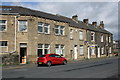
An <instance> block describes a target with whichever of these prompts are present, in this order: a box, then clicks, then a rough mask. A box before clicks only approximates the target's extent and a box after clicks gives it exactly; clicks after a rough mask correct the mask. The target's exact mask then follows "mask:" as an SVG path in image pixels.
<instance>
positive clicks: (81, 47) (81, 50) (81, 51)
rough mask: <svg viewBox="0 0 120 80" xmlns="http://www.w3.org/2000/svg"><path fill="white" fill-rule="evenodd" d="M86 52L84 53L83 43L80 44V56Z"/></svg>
mask: <svg viewBox="0 0 120 80" xmlns="http://www.w3.org/2000/svg"><path fill="white" fill-rule="evenodd" d="M83 55H84V53H83V45H80V56H83Z"/></svg>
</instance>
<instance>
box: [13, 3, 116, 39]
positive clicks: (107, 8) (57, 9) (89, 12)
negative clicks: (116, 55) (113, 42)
mask: <svg viewBox="0 0 120 80" xmlns="http://www.w3.org/2000/svg"><path fill="white" fill-rule="evenodd" d="M13 5H19V6H24V7H28V8H31V9H35V10H39V11H43V12H47V13H51V14H60V15H63V16H67V17H72V16H73V15H75V14H77V15H78V16H79V20H81V21H82V20H83V19H84V18H88V19H89V23H92V21H97V22H98V24H99V22H100V21H101V20H102V21H104V23H105V29H107V30H108V31H110V32H112V33H113V34H115V36H114V39H117V38H118V37H116V35H118V34H117V33H118V31H117V30H118V3H117V2H35V3H34V2H32V3H30V2H20V3H14V2H13Z"/></svg>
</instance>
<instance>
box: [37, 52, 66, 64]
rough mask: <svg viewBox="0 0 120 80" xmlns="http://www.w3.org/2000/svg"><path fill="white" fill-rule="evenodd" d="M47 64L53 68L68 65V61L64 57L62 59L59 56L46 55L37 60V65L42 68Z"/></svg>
mask: <svg viewBox="0 0 120 80" xmlns="http://www.w3.org/2000/svg"><path fill="white" fill-rule="evenodd" d="M42 64H45V65H47V66H51V65H52V64H64V65H65V64H67V60H66V59H65V58H64V57H61V56H60V55H58V54H46V55H42V56H40V57H39V58H38V60H37V65H38V66H40V65H42Z"/></svg>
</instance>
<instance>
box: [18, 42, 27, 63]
mask: <svg viewBox="0 0 120 80" xmlns="http://www.w3.org/2000/svg"><path fill="white" fill-rule="evenodd" d="M26 55H27V43H20V63H21V64H26Z"/></svg>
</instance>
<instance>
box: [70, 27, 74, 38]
mask: <svg viewBox="0 0 120 80" xmlns="http://www.w3.org/2000/svg"><path fill="white" fill-rule="evenodd" d="M70 39H73V29H70Z"/></svg>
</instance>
